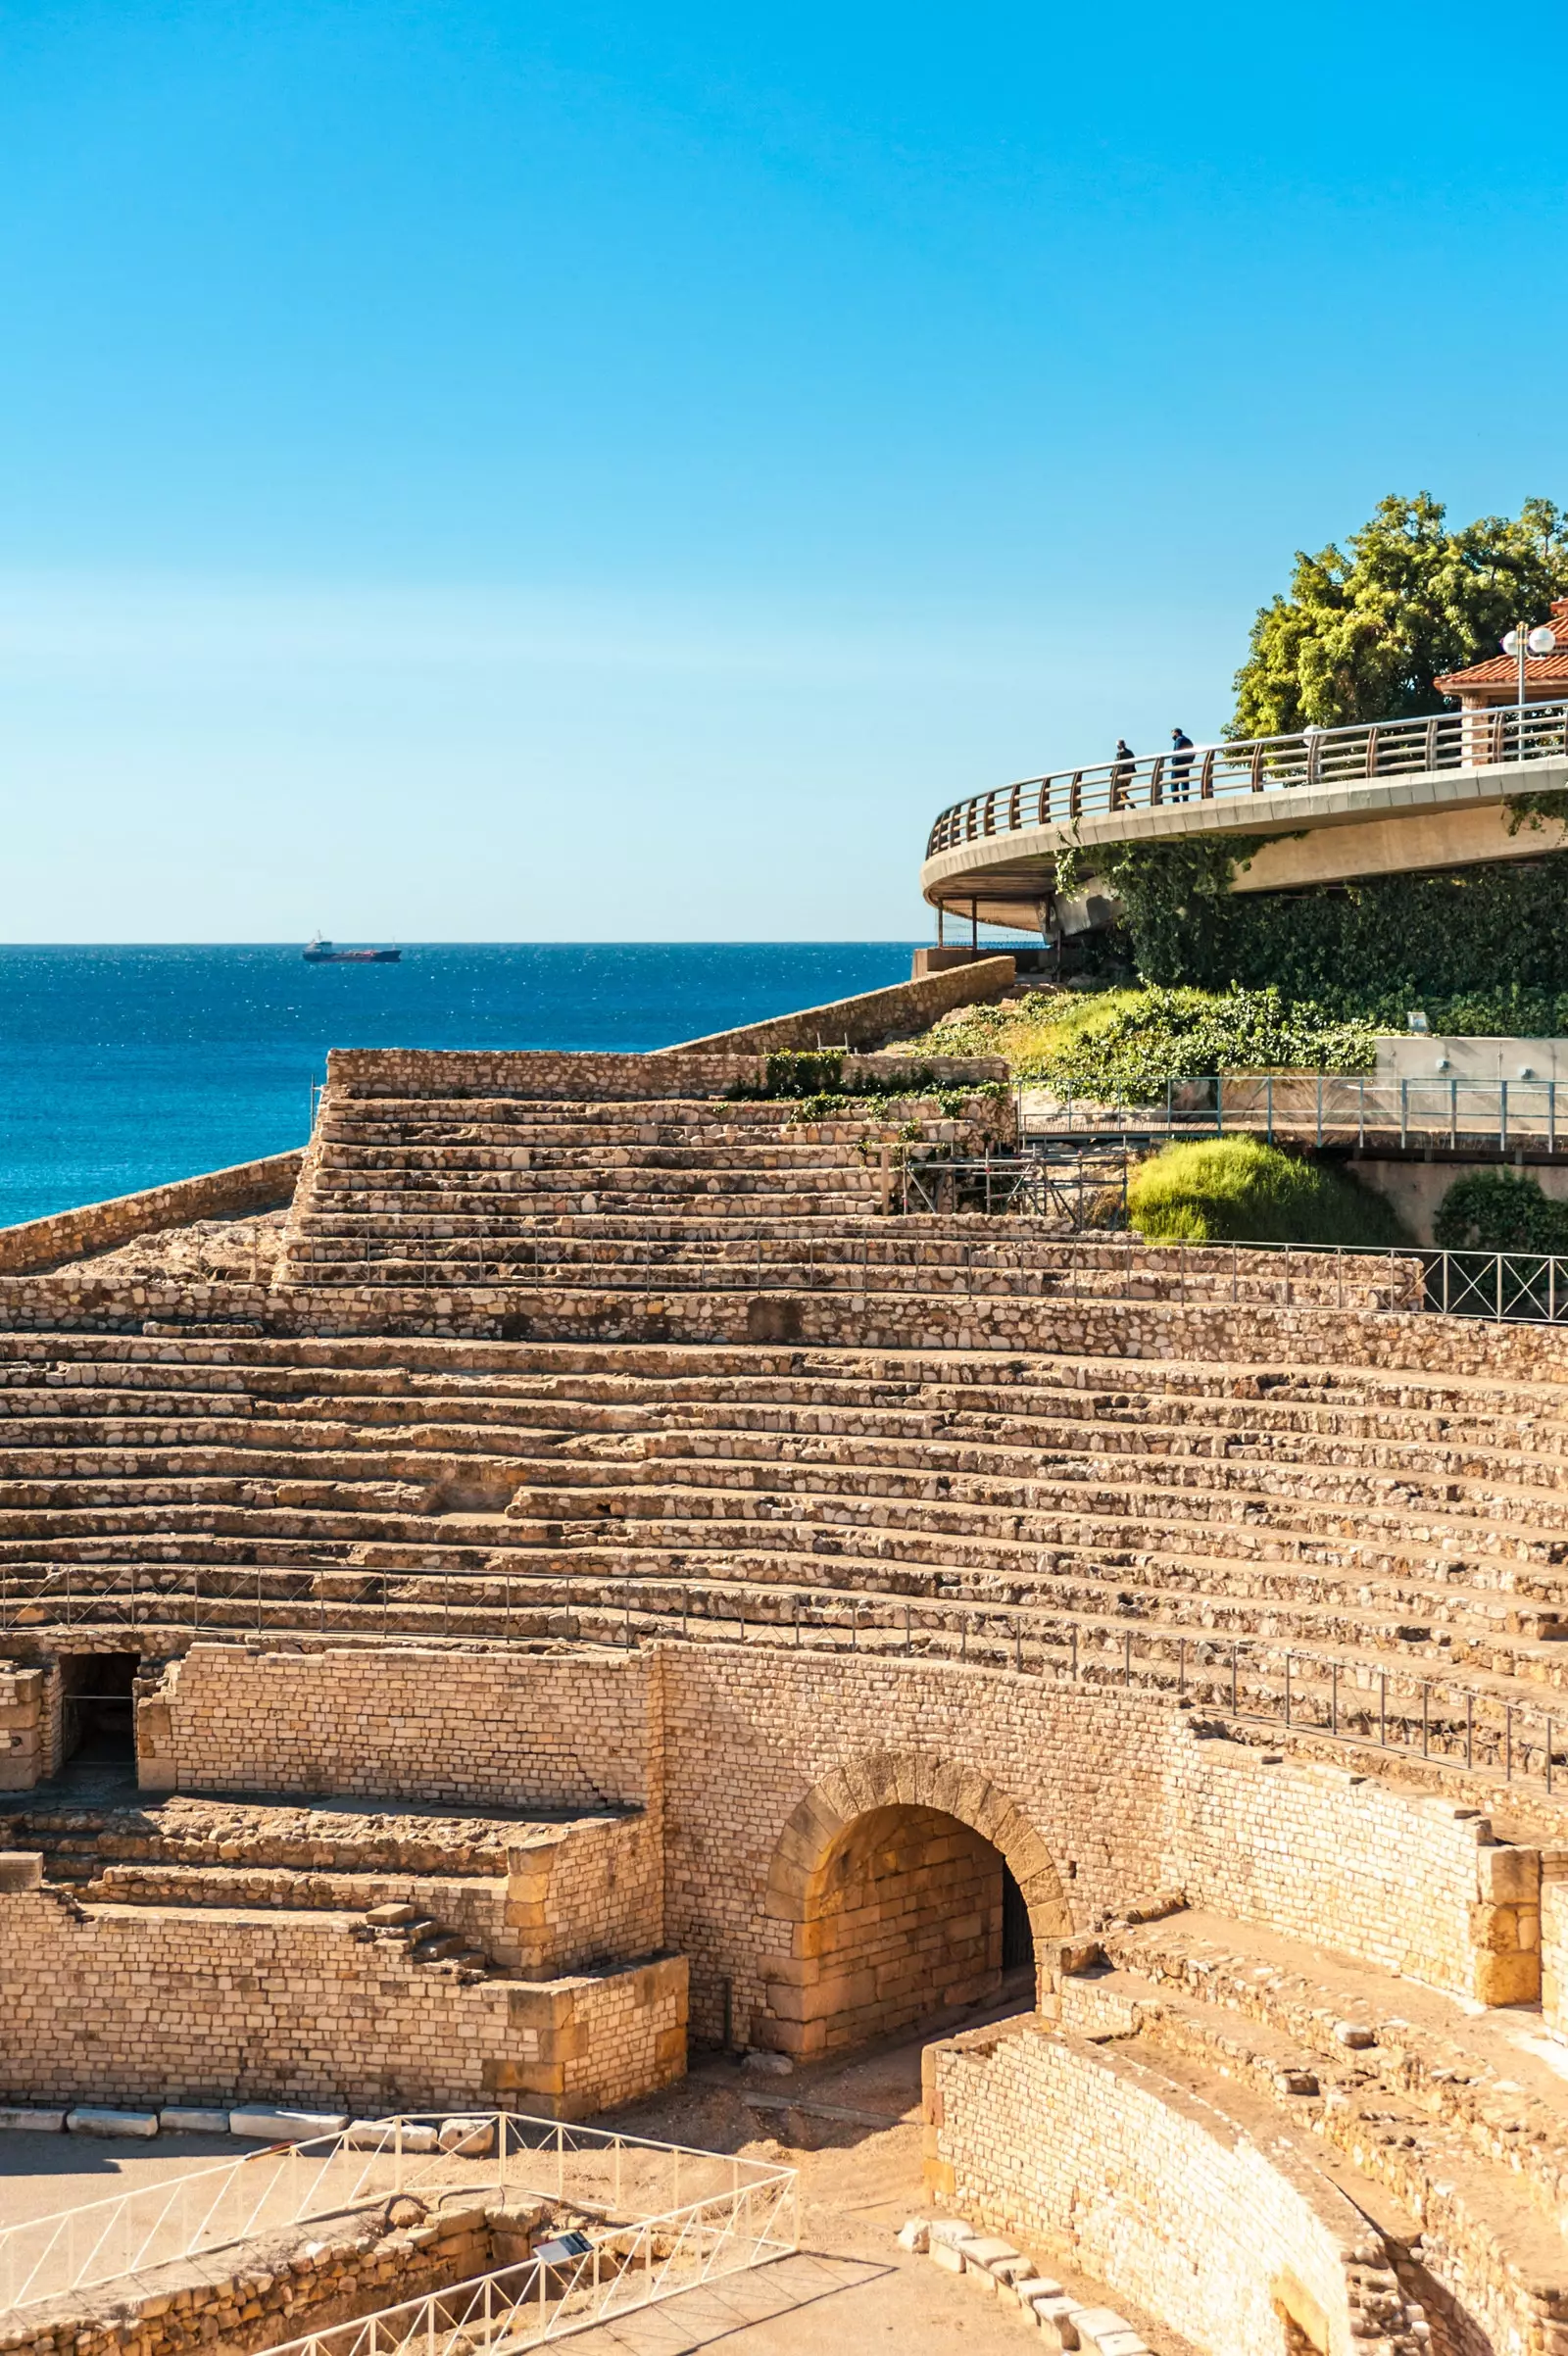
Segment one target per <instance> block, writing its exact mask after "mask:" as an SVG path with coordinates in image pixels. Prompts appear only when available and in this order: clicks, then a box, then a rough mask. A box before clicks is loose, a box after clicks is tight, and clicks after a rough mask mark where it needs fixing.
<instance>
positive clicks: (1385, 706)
mask: <svg viewBox="0 0 1568 2356" xmlns="http://www.w3.org/2000/svg"><path fill="white" fill-rule="evenodd" d="M1347 547H1348V554H1347V553H1346V552H1345V551H1344V550H1341V549H1339V548H1337V547H1334V546H1332V545H1331V546H1330V547H1328V548H1325V549H1324V550H1323V551H1322V553H1321V555H1319V556H1315V557H1309V556H1305V555H1303V554H1301V552H1300V551H1298V553H1297V558H1296V568H1295V571H1294V572H1293V574H1292V576H1291V594H1290V596H1289V597H1279V596H1276V597H1275V599H1274V601H1273V603H1272V604H1271V605H1267V606H1264V607H1262V608H1261V610H1260V611H1259V613H1258V616H1257V619H1256V621H1255V622H1254V623H1253V624H1252V636H1251V644H1250V653H1249V655H1248V658H1247V661H1246V662H1245V663H1243V665H1242V667H1241V669H1240V670H1239V671H1238V672H1237V674H1236V711H1235V714H1234V717H1233V718H1232V720H1231V726H1230V733H1231V735H1232V736H1233V737H1248V736H1281V735H1285V734H1287V733H1289V732H1290V731H1291V730H1294V729H1297V728H1304V727H1306V726H1307V725H1308V724H1309V723H1314V724H1316V725H1317V726H1319V727H1323V728H1335V727H1342V726H1347V725H1348V724H1350V723H1351V722H1353V721H1356V720H1381V719H1404V718H1413V717H1415V716H1416V715H1417V714H1418V713H1420V712H1441V711H1443V710H1444V709H1445V700H1444V698H1443V697H1442V696H1440V695H1439V694H1438V693H1437V692H1436V690H1435V689H1434V687H1433V684H1432V682H1433V680H1434V679H1435V678H1439V677H1441V675H1442V674H1443V673H1444V672H1445V671H1449V670H1459V669H1462V668H1463V666H1464V665H1465V664H1466V663H1478V662H1480V661H1481V660H1483V658H1484V657H1486V656H1488V655H1495V653H1496V652H1497V642H1498V640H1499V639H1500V638H1501V636H1502V634H1503V632H1504V631H1505V630H1506V629H1507V628H1508V626H1509V624H1510V623H1511V622H1512V621H1514V620H1515V619H1517V617H1518V616H1519V615H1520V614H1523V615H1525V616H1526V617H1527V618H1528V619H1529V620H1531V621H1540V620H1542V619H1543V618H1544V615H1545V614H1546V611H1547V608H1548V607H1549V605H1550V603H1551V601H1552V599H1553V598H1554V597H1568V515H1565V514H1564V513H1563V512H1562V511H1561V510H1559V509H1558V508H1557V507H1556V506H1555V505H1554V504H1553V502H1552V501H1551V500H1549V499H1527V500H1526V501H1525V504H1524V506H1523V508H1522V509H1521V511H1520V513H1519V515H1518V516H1517V517H1516V518H1510V517H1509V516H1506V515H1481V516H1478V517H1477V519H1476V521H1475V522H1474V523H1468V524H1466V525H1465V526H1464V527H1463V529H1462V530H1460V531H1450V530H1449V529H1448V527H1447V523H1446V510H1445V509H1444V507H1443V506H1442V504H1441V503H1440V502H1439V501H1438V500H1436V499H1434V498H1433V497H1432V494H1431V493H1430V491H1420V492H1418V493H1417V494H1416V496H1415V498H1414V499H1396V498H1389V499H1383V500H1380V501H1379V502H1378V507H1377V513H1376V514H1375V515H1373V516H1372V518H1371V520H1370V521H1369V522H1367V523H1364V524H1363V525H1362V526H1361V528H1360V530H1359V531H1355V532H1352V533H1351V534H1350V536H1349V539H1348V543H1347Z"/></svg>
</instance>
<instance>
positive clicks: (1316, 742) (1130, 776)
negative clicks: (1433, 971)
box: [920, 698, 1568, 927]
mask: <svg viewBox="0 0 1568 2356" xmlns="http://www.w3.org/2000/svg"><path fill="white" fill-rule="evenodd" d="M1564 789H1568V699H1561V698H1559V699H1556V700H1554V701H1552V702H1550V703H1534V704H1527V705H1526V706H1524V708H1523V710H1520V709H1518V708H1516V707H1511V706H1510V707H1507V708H1504V709H1500V710H1499V709H1493V710H1491V711H1486V712H1440V713H1434V714H1432V715H1431V716H1429V717H1423V718H1419V719H1409V720H1377V721H1373V722H1371V723H1370V724H1363V725H1360V726H1357V727H1350V728H1308V729H1303V730H1302V731H1300V732H1299V734H1297V735H1294V736H1268V737H1257V738H1253V739H1251V740H1250V741H1248V742H1237V743H1231V744H1223V745H1194V746H1190V747H1188V748H1186V749H1185V750H1180V751H1177V752H1175V753H1161V754H1156V755H1154V756H1152V757H1145V758H1141V759H1140V758H1136V757H1131V758H1126V759H1122V760H1116V761H1099V762H1095V763H1091V764H1087V765H1085V766H1082V767H1078V768H1072V769H1057V770H1054V771H1053V772H1052V773H1051V774H1050V775H1048V776H1044V777H1032V778H1027V779H1024V780H1021V781H1020V782H1018V783H1017V784H1014V785H1005V786H997V787H994V788H993V789H992V790H991V791H989V792H987V793H983V794H972V795H970V796H969V797H968V798H967V800H965V801H961V802H955V803H952V804H950V806H949V807H948V808H947V809H946V810H943V811H942V812H941V814H940V815H939V816H938V818H937V820H936V823H935V824H934V825H933V827H932V829H931V833H930V837H929V839H928V841H927V844H926V856H925V863H924V865H923V867H922V869H921V874H920V886H921V890H922V892H923V893H924V895H925V898H926V899H927V900H928V901H929V902H930V903H931V904H932V906H934V907H938V908H949V909H954V910H956V911H958V912H960V913H962V914H963V915H965V916H969V915H971V914H972V915H975V916H977V917H978V918H980V919H981V920H982V921H986V922H992V923H1002V924H1013V925H1020V924H1021V925H1023V926H1026V927H1032V926H1034V925H1036V924H1037V923H1038V922H1039V921H1040V915H1041V911H1042V909H1043V908H1044V906H1045V904H1046V902H1047V901H1048V900H1049V899H1050V897H1051V896H1052V894H1053V893H1054V888H1055V861H1056V858H1057V856H1058V855H1059V853H1060V852H1061V851H1062V850H1063V849H1064V848H1065V847H1067V846H1068V845H1073V846H1075V847H1079V848H1082V849H1084V850H1090V849H1093V848H1094V847H1095V846H1096V845H1097V844H1107V845H1108V844H1113V843H1123V842H1145V841H1148V842H1155V841H1162V840H1168V839H1171V838H1173V837H1176V836H1181V835H1192V834H1203V835H1216V836H1217V835H1223V834H1225V833H1227V832H1228V833H1230V834H1231V835H1233V836H1234V837H1235V838H1237V840H1238V841H1239V842H1240V841H1241V840H1243V839H1251V838H1256V837H1259V836H1261V837H1263V838H1264V841H1263V843H1262V846H1261V847H1260V848H1259V849H1257V850H1256V851H1255V853H1254V855H1253V857H1252V858H1251V859H1250V863H1249V864H1248V865H1247V866H1246V867H1245V868H1242V869H1240V871H1239V873H1238V876H1237V880H1236V885H1235V888H1236V889H1237V890H1238V891H1244V892H1267V891H1285V890H1291V889H1299V888H1301V887H1302V886H1305V885H1310V884H1319V883H1337V882H1344V881H1346V880H1348V879H1349V878H1350V877H1353V876H1359V875H1379V874H1397V873H1403V872H1408V871H1411V870H1415V869H1424V868H1432V867H1446V866H1448V867H1451V866H1466V865H1470V864H1473V863H1476V862H1479V861H1482V860H1488V859H1520V858H1531V857H1539V855H1540V854H1541V852H1542V851H1544V850H1547V849H1551V850H1555V849H1557V848H1558V847H1559V845H1560V844H1561V842H1562V840H1563V836H1562V832H1561V828H1560V824H1559V822H1558V821H1556V820H1554V819H1546V820H1544V821H1542V822H1541V823H1538V824H1536V825H1529V824H1526V825H1520V823H1519V818H1518V813H1517V812H1515V811H1513V810H1510V808H1509V803H1510V800H1511V798H1513V797H1515V796H1517V795H1519V794H1521V793H1527V792H1528V793H1532V794H1535V793H1542V792H1557V791H1559V790H1564ZM1510 827H1511V828H1512V831H1510Z"/></svg>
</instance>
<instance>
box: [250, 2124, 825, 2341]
mask: <svg viewBox="0 0 1568 2356" xmlns="http://www.w3.org/2000/svg"><path fill="white" fill-rule="evenodd" d="M798 2240H799V2231H798V2216H797V2194H796V2176H795V2171H794V2170H793V2169H791V2168H775V2169H770V2170H767V2171H765V2172H760V2173H759V2175H758V2176H757V2178H756V2179H755V2180H754V2181H751V2182H748V2183H745V2184H736V2185H735V2186H734V2187H733V2188H732V2189H731V2190H729V2191H726V2192H720V2193H716V2194H712V2195H711V2196H709V2197H708V2198H706V2199H703V2200H696V2201H690V2202H687V2203H686V2204H685V2205H684V2206H683V2207H681V2208H677V2209H670V2210H667V2211H665V2212H664V2214H662V2216H658V2217H648V2218H643V2219H641V2220H639V2221H638V2223H637V2224H635V2225H632V2226H615V2225H611V2226H607V2227H604V2228H600V2229H596V2230H592V2231H589V2232H585V2233H570V2234H567V2235H564V2236H563V2237H562V2239H561V2241H560V2242H559V2243H558V2244H556V2245H555V2247H556V2251H557V2252H558V2253H559V2254H546V2255H542V2256H540V2257H536V2258H530V2259H528V2260H526V2261H525V2262H524V2263H522V2264H520V2265H517V2266H508V2267H503V2268H501V2269H499V2270H498V2271H497V2272H495V2273H493V2274H486V2275H480V2276H476V2277H475V2278H474V2279H473V2280H472V2281H470V2282H463V2283H459V2284H458V2285H457V2286H456V2287H455V2288H453V2289H451V2290H439V2291H435V2292H432V2293H431V2294H430V2296H428V2297H426V2298H422V2299H412V2300H409V2301H408V2302H406V2303H405V2304H404V2305H402V2306H399V2307H389V2308H386V2309H383V2310H382V2311H381V2312H380V2313H379V2314H376V2315H370V2316H366V2317H365V2318H363V2319H362V2320H361V2321H360V2322H358V2323H349V2324H338V2325H335V2326H333V2327H331V2328H330V2329H328V2330H327V2331H315V2332H311V2333H309V2334H308V2335H307V2336H306V2337H305V2338H303V2339H295V2340H290V2341H288V2342H286V2343H285V2347H284V2349H282V2350H279V2351H277V2352H276V2356H410V2352H411V2351H414V2350H416V2349H417V2350H418V2352H419V2356H486V2352H487V2351H490V2350H496V2351H500V2350H502V2349H506V2350H509V2351H510V2350H512V2349H520V2348H533V2347H538V2346H539V2345H541V2343H542V2342H544V2341H546V2340H550V2339H564V2338H566V2337H568V2336H569V2335H570V2334H571V2333H572V2332H575V2331H590V2330H592V2329H593V2327H594V2326H596V2325H599V2324H608V2323H613V2322H614V2321H615V2320H616V2319H617V2318H619V2317H622V2316H626V2315H630V2314H632V2313H633V2312H635V2311H636V2310H637V2309H638V2308H643V2307H652V2306H656V2305H658V2304H659V2303H660V2302H661V2301H662V2300H664V2299H671V2298H676V2297H678V2296H679V2295H680V2294H681V2292H682V2291H687V2290H695V2289H697V2288H698V2287H699V2286H700V2285H701V2284H702V2283H704V2282H715V2281H718V2280H720V2279H721V2278H722V2277H724V2276H726V2275H733V2274H738V2273H740V2272H742V2271H743V2270H744V2269H746V2268H749V2267H754V2266H765V2265H766V2264H767V2263H768V2262H769V2260H771V2259H773V2258H782V2257H785V2256H787V2255H788V2253H789V2252H790V2251H791V2250H793V2249H795V2248H796V2247H797V2245H798Z"/></svg>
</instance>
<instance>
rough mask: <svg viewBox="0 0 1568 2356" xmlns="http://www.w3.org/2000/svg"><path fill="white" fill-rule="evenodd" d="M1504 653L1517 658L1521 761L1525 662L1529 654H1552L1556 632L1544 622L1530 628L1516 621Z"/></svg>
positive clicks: (1521, 753) (1520, 753) (1521, 752)
mask: <svg viewBox="0 0 1568 2356" xmlns="http://www.w3.org/2000/svg"><path fill="white" fill-rule="evenodd" d="M1502 651H1503V653H1504V654H1505V655H1517V656H1518V658H1519V737H1518V749H1517V752H1516V754H1515V759H1516V760H1519V761H1522V760H1523V759H1524V753H1525V663H1526V660H1527V658H1528V657H1529V656H1531V655H1553V654H1555V653H1556V651H1557V633H1556V631H1555V630H1553V629H1549V628H1548V627H1547V625H1546V623H1545V622H1544V621H1543V622H1538V623H1537V625H1536V627H1535V628H1534V629H1532V628H1531V627H1530V624H1529V623H1528V622H1527V621H1516V622H1515V623H1514V625H1513V628H1512V629H1511V630H1510V631H1509V632H1508V635H1507V636H1506V638H1504V640H1503V642H1502Z"/></svg>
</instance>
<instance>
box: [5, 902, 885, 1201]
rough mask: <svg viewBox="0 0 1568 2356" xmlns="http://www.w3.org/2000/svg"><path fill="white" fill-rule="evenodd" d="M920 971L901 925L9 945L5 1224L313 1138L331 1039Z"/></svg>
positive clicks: (598, 1035)
mask: <svg viewBox="0 0 1568 2356" xmlns="http://www.w3.org/2000/svg"><path fill="white" fill-rule="evenodd" d="M908 972H909V944H907V943H897V942H887V941H876V942H764V943H738V944H723V943H720V944H716V945H708V944H693V943H671V944H661V943H636V944H633V945H630V946H625V947H621V946H616V945H614V944H605V943H600V944H593V945H590V946H586V947H576V946H573V945H570V944H557V943H550V944H544V945H540V944H512V943H506V942H495V943H484V944H479V945H472V944H466V945H443V944H441V943H439V942H437V943H430V944H415V945H412V946H409V947H406V948H405V949H404V953H403V961H402V963H401V964H398V965H307V964H306V963H305V962H304V961H303V959H302V958H301V956H300V952H299V946H298V944H297V943H295V944H293V945H291V946H288V947H254V948H225V949H204V948H188V949H187V948H59V949H47V948H36V949H33V948H28V949H20V948H19V949H6V948H0V1224H5V1225H9V1224H11V1223H12V1222H14V1221H16V1220H19V1219H33V1218H39V1217H42V1216H43V1215H44V1214H45V1213H46V1212H49V1211H54V1210H65V1209H68V1208H70V1207H71V1206H73V1204H75V1203H95V1202H99V1201H102V1200H103V1199H104V1198H105V1197H106V1196H110V1195H123V1194H128V1193H129V1192H131V1190H132V1189H134V1188H136V1187H142V1186H160V1185H163V1184H164V1183H165V1182H166V1181H168V1180H169V1179H172V1178H185V1177H189V1176H190V1175H191V1174H192V1172H194V1171H197V1170H209V1169H218V1168H221V1166H222V1165H223V1164H224V1163H226V1162H233V1161H249V1160H251V1159H252V1158H253V1157H254V1156H256V1155H258V1154H262V1153H282V1152H283V1151H284V1150H285V1149H287V1148H288V1147H291V1146H298V1145H303V1144H304V1142H305V1137H306V1134H307V1129H308V1125H309V1118H310V1089H311V1083H312V1081H313V1080H319V1079H321V1078H323V1077H324V1075H325V1068H326V1051H327V1049H328V1048H331V1047H447V1048H463V1047H509V1048H601V1049H613V1048H620V1049H643V1048H652V1047H667V1046H669V1045H670V1044H671V1043H672V1042H674V1041H676V1040H680V1039H694V1038H698V1037H700V1036H701V1035H702V1034H703V1033H704V1032H705V1031H716V1030H722V1029H724V1028H726V1027H727V1026H728V1025H730V1024H733V1023H740V1022H752V1021H757V1020H759V1019H760V1018H761V1017H762V1016H763V1015H767V1014H782V1013H787V1012H789V1011H790V1009H791V1008H793V1007H796V1006H816V1005H820V1004H821V1003H822V1002H823V1001H824V1000H827V999H833V998H845V997H848V996H849V995H850V994H851V993H852V992H854V991H857V990H875V989H878V988H880V987H881V986H882V985H883V984H885V983H888V982H896V981H905V980H907V978H908Z"/></svg>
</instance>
